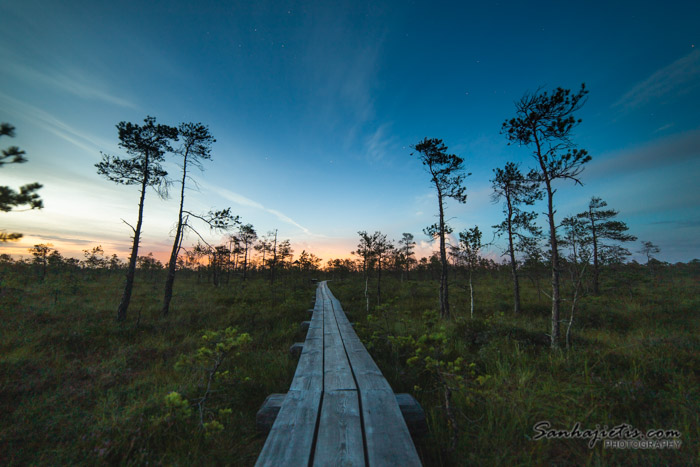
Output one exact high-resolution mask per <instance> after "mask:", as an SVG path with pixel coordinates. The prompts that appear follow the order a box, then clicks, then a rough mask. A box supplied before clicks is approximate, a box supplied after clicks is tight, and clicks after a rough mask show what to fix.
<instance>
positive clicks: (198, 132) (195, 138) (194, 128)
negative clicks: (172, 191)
mask: <svg viewBox="0 0 700 467" xmlns="http://www.w3.org/2000/svg"><path fill="white" fill-rule="evenodd" d="M178 133H179V137H180V140H181V141H182V145H181V146H180V147H179V148H178V149H177V151H176V152H177V153H178V154H179V155H180V156H182V180H181V185H180V209H179V211H178V215H177V226H176V227H175V239H174V240H173V249H172V251H171V252H170V261H168V275H167V277H166V279H165V292H164V294H163V308H162V310H161V313H162V314H163V315H167V314H168V311H169V309H170V300H171V299H172V297H173V284H174V283H175V271H176V269H177V256H178V255H179V254H180V249H181V248H182V233H183V232H182V224H183V214H184V205H185V185H186V184H187V169H188V166H189V165H190V164H192V165H194V166H195V167H197V168H198V169H199V170H200V171H201V170H203V169H204V167H203V165H202V162H203V161H205V160H211V145H212V144H213V143H214V142H216V140H215V139H214V138H213V137H212V135H211V134H210V133H209V128H207V127H206V126H204V125H202V124H201V123H181V124H180V127H179V128H178Z"/></svg>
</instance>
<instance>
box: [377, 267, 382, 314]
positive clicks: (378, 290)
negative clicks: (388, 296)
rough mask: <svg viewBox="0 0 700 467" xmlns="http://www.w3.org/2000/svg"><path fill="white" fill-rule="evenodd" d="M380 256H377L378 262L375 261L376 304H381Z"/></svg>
mask: <svg viewBox="0 0 700 467" xmlns="http://www.w3.org/2000/svg"><path fill="white" fill-rule="evenodd" d="M381 296H382V257H381V256H380V257H379V262H378V263H377V305H381V304H382V300H381Z"/></svg>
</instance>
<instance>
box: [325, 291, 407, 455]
mask: <svg viewBox="0 0 700 467" xmlns="http://www.w3.org/2000/svg"><path fill="white" fill-rule="evenodd" d="M323 286H324V287H325V290H324V292H325V293H326V296H328V297H329V298H330V299H331V300H332V301H333V308H334V316H335V319H336V322H337V323H338V329H339V330H340V334H341V338H342V341H343V345H344V347H345V349H346V350H347V355H348V359H349V361H350V365H351V367H352V371H353V373H354V376H355V379H356V381H357V386H358V390H359V395H360V401H361V407H362V417H363V422H364V425H363V427H364V432H365V439H366V443H367V444H366V448H367V458H368V460H369V464H370V465H402V466H414V465H415V466H419V465H421V463H420V459H419V458H418V453H417V451H416V448H415V446H414V445H413V440H412V439H411V434H410V433H409V431H408V428H407V427H406V422H405V421H404V419H403V415H402V414H401V410H400V409H399V405H398V403H397V402H396V397H395V396H394V392H393V391H392V389H391V386H389V383H388V382H387V381H386V379H385V378H384V376H383V375H382V373H381V371H380V370H379V368H378V367H377V365H376V363H375V362H374V360H372V357H371V356H370V355H369V353H368V352H367V349H365V347H364V345H362V342H361V341H360V339H359V338H358V337H357V334H356V333H355V330H354V329H353V328H352V326H351V325H350V322H349V321H348V319H347V317H346V316H345V313H344V312H343V309H342V307H341V306H340V302H338V301H337V299H335V297H333V294H332V293H331V292H330V290H328V286H327V285H326V284H325V283H323Z"/></svg>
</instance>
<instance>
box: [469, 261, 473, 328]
mask: <svg viewBox="0 0 700 467" xmlns="http://www.w3.org/2000/svg"><path fill="white" fill-rule="evenodd" d="M469 302H470V308H469V310H470V317H471V318H472V319H474V286H473V285H472V268H471V267H470V268H469Z"/></svg>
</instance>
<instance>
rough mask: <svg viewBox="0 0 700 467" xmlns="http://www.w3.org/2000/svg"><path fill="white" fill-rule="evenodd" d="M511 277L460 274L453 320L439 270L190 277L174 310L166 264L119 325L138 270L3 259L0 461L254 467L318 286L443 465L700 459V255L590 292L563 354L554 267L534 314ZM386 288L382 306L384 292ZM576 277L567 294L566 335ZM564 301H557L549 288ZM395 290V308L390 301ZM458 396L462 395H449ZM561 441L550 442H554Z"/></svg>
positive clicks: (533, 296) (527, 295)
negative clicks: (555, 316) (612, 442)
mask: <svg viewBox="0 0 700 467" xmlns="http://www.w3.org/2000/svg"><path fill="white" fill-rule="evenodd" d="M509 274H510V272H509V270H508V268H507V267H505V266H498V267H491V268H480V269H477V270H474V271H473V277H472V285H473V295H474V308H473V311H472V309H471V302H470V290H469V286H468V279H467V277H468V275H467V273H466V271H464V270H460V269H457V270H455V269H453V270H451V271H450V277H449V279H450V283H449V284H450V302H451V305H452V317H451V318H450V319H449V320H447V319H444V318H440V317H439V313H438V312H439V302H438V278H439V272H437V273H436V272H435V271H432V270H431V269H430V267H427V268H424V269H422V270H415V271H410V273H409V274H408V277H403V276H402V274H401V273H392V272H385V273H384V274H383V275H382V277H381V295H380V297H377V284H376V282H377V278H376V277H375V276H373V275H370V277H369V278H367V280H365V278H364V277H363V275H362V273H361V272H353V271H345V270H328V271H314V272H310V273H309V272H303V271H294V270H286V271H282V272H280V276H279V277H278V278H277V280H276V281H275V282H274V284H271V282H270V281H269V280H268V278H267V276H266V275H265V274H264V272H262V271H258V272H256V271H253V272H252V273H251V274H250V276H249V277H248V278H247V280H245V281H243V280H242V278H241V277H239V276H236V275H231V276H230V277H225V278H219V280H218V281H217V282H219V285H218V286H214V285H213V284H212V281H211V280H210V279H211V278H210V276H209V273H208V271H207V270H206V268H204V269H200V270H199V271H189V270H184V271H181V272H180V273H179V277H178V280H177V281H176V283H175V289H174V295H173V301H172V304H171V310H170V314H169V315H168V316H167V317H163V316H161V313H160V310H161V306H162V292H163V290H162V289H163V283H164V280H165V271H164V270H158V269H155V270H143V269H141V270H138V271H137V277H136V286H135V289H134V295H133V298H132V304H131V308H130V310H129V314H128V316H127V319H126V320H125V321H123V322H117V321H116V319H115V318H116V307H117V304H118V300H119V296H120V293H121V289H122V287H123V280H124V274H123V271H121V270H117V271H109V270H106V269H86V268H77V267H73V268H69V267H67V266H66V267H61V268H55V269H51V268H49V270H48V271H47V274H46V276H45V277H44V278H43V280H42V278H41V275H42V273H41V271H40V270H38V269H37V268H36V267H35V266H34V265H31V264H27V263H22V262H6V263H4V264H1V265H0V310H1V313H0V316H2V321H3V322H2V326H1V327H0V337H1V338H0V463H1V464H3V465H68V464H88V465H92V464H119V465H145V464H149V465H160V464H164V465H252V464H254V462H255V460H256V458H257V456H258V454H259V452H260V450H261V448H262V446H263V444H264V442H265V436H264V435H261V434H259V433H257V432H256V427H255V414H256V412H257V410H258V409H259V407H260V405H261V404H262V402H263V400H264V399H265V397H266V396H267V395H268V394H270V393H280V392H286V391H287V389H288V387H289V383H290V382H291V379H292V376H293V374H294V370H295V367H296V359H295V358H294V357H292V356H291V355H290V354H289V352H288V349H289V347H290V345H291V344H293V343H294V342H298V341H303V339H304V333H303V332H302V331H301V330H300V327H299V323H300V322H301V321H303V320H304V319H307V316H308V314H307V312H306V309H307V308H308V307H309V303H310V300H311V299H312V297H313V296H314V290H315V285H314V282H313V280H314V279H317V280H330V281H331V282H329V286H330V289H331V291H332V292H333V293H334V294H335V296H336V297H337V298H338V299H339V300H340V302H341V303H342V305H343V308H344V310H345V312H346V313H347V315H348V317H349V318H350V320H351V321H354V322H355V323H356V325H355V328H356V330H357V333H358V335H359V336H360V337H361V339H362V340H363V342H364V344H365V346H366V347H367V348H368V350H369V352H370V353H371V355H372V356H373V358H374V359H375V361H376V362H377V364H378V365H379V367H380V368H381V369H382V371H383V373H384V375H385V377H386V378H387V380H388V381H389V383H390V384H391V386H392V388H393V389H394V391H395V392H397V393H400V392H408V393H411V394H413V395H414V396H415V397H416V399H417V400H418V401H419V402H420V404H421V405H422V407H423V409H424V410H425V413H426V419H427V422H428V427H429V432H428V433H427V434H426V435H425V436H423V437H421V438H417V439H415V444H416V448H417V450H418V452H419V454H420V456H421V460H422V462H423V464H424V465H426V466H439V465H562V466H563V465H693V464H698V463H700V444H699V442H698V440H699V439H700V430H699V427H700V410H699V409H700V385H699V384H698V374H699V373H700V336H699V335H698V329H700V313H699V311H698V310H699V308H700V306H699V305H700V293H699V292H700V290H699V289H700V286H699V282H698V279H699V277H700V263H698V261H697V260H695V261H692V262H689V263H677V264H675V265H670V264H665V263H660V262H655V261H652V262H651V263H650V264H648V265H641V264H637V263H631V264H624V265H617V266H610V267H607V268H606V269H604V270H603V271H602V274H601V287H600V289H601V290H600V294H599V295H594V294H593V293H592V292H591V291H590V290H588V288H587V286H586V284H584V285H583V287H582V288H581V292H580V294H579V296H578V299H577V302H576V307H575V314H574V320H573V322H572V324H571V330H570V333H569V334H570V336H569V345H568V346H566V345H565V343H564V342H562V346H561V349H559V350H552V349H551V348H550V342H549V337H548V334H547V333H548V332H549V326H550V320H551V316H550V310H551V301H550V299H549V297H548V296H547V287H548V275H547V271H546V268H545V267H543V268H542V269H541V270H539V271H537V270H534V271H532V272H531V273H530V274H529V275H528V276H527V277H524V278H523V280H522V283H521V287H522V291H521V295H522V297H521V298H522V312H521V313H520V314H518V315H515V314H514V312H513V304H512V284H511V283H510V282H509V281H510V275H509ZM366 285H367V295H365V286H366ZM571 289H572V285H571V284H570V283H567V282H565V283H564V284H563V285H562V290H563V298H564V300H563V302H562V335H564V333H565V332H566V329H567V327H568V324H569V319H570V310H571V293H570V290H571ZM550 290H551V289H550ZM378 298H379V300H378ZM448 402H449V403H448ZM542 421H548V422H549V426H551V428H552V429H556V430H571V429H572V427H574V425H575V424H576V423H579V426H580V429H581V430H584V429H591V430H592V429H595V428H596V426H599V427H601V428H602V427H604V426H605V425H607V426H608V427H609V428H612V427H614V426H619V425H622V424H625V425H627V426H629V427H630V429H634V428H636V429H638V430H639V431H640V432H646V431H647V430H651V429H655V430H657V429H660V430H671V431H675V432H677V433H678V435H679V436H675V437H674V436H672V437H671V438H673V440H674V441H680V442H681V446H680V448H678V449H671V448H663V449H661V448H657V449H614V448H609V447H607V448H606V447H604V442H603V440H600V441H598V442H597V443H595V446H593V447H592V448H590V447H589V439H585V438H576V439H563V438H560V439H539V440H537V439H535V438H536V435H537V431H536V430H534V428H533V427H534V426H535V424H537V423H538V422H542ZM544 438H547V436H545V437H544Z"/></svg>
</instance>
